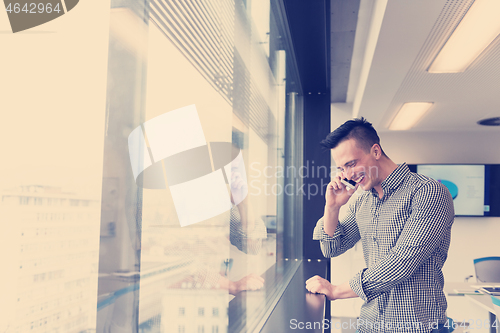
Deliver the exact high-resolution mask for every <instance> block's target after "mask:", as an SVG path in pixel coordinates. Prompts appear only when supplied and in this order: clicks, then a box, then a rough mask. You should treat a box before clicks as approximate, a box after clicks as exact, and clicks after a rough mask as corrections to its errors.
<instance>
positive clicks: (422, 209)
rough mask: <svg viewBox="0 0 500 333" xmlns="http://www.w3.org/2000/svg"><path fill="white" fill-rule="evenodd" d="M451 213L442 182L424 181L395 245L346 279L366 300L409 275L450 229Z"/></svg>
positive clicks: (431, 252)
mask: <svg viewBox="0 0 500 333" xmlns="http://www.w3.org/2000/svg"><path fill="white" fill-rule="evenodd" d="M454 215H455V213H454V209H453V199H452V198H451V195H450V193H449V191H448V190H447V189H446V187H445V186H444V185H442V184H441V183H438V182H429V183H427V184H425V185H423V186H422V188H420V189H419V190H418V191H417V192H416V193H415V196H414V198H413V200H412V204H411V214H410V217H409V219H408V220H407V221H406V224H405V226H404V228H403V231H402V232H401V235H400V237H399V238H398V241H397V242H396V245H395V246H394V247H393V248H392V249H391V250H390V251H389V252H388V254H387V255H386V256H385V257H383V258H382V259H381V260H379V261H378V262H376V263H375V264H374V265H373V266H371V267H369V268H365V269H363V270H361V271H360V272H359V273H357V274H356V275H355V276H354V277H353V278H352V279H351V280H350V281H349V285H350V287H351V288H352V290H353V291H354V292H355V293H356V294H357V295H358V296H359V297H360V298H362V299H363V300H364V301H365V302H369V301H371V300H372V299H374V298H377V297H378V296H380V295H381V294H382V293H384V292H387V291H389V290H391V289H392V288H394V287H395V286H397V285H398V284H400V283H402V282H404V281H406V280H407V279H409V278H410V277H411V276H412V275H413V273H414V272H415V271H416V270H417V269H418V268H419V267H420V266H421V265H422V264H423V263H424V262H425V261H426V260H427V259H428V258H429V257H430V256H431V255H432V254H433V252H434V251H436V249H437V248H439V246H440V244H441V242H443V240H444V239H445V236H446V234H447V233H448V234H449V233H450V230H451V225H452V223H453V219H454Z"/></svg>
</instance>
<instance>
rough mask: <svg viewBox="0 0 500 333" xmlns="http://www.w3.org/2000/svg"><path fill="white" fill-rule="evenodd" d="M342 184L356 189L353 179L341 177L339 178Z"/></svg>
mask: <svg viewBox="0 0 500 333" xmlns="http://www.w3.org/2000/svg"><path fill="white" fill-rule="evenodd" d="M340 181H341V182H342V184H344V185H345V187H347V188H349V189H351V190H355V189H356V182H355V181H354V180H348V179H347V178H344V179H341V180H340Z"/></svg>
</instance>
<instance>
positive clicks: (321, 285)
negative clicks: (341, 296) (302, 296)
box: [306, 275, 335, 301]
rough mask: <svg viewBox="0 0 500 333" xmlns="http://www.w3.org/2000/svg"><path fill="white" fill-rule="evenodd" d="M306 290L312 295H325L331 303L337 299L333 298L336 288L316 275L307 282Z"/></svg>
mask: <svg viewBox="0 0 500 333" xmlns="http://www.w3.org/2000/svg"><path fill="white" fill-rule="evenodd" d="M306 289H307V290H308V291H309V292H311V293H315V294H324V295H326V298H327V299H329V300H330V301H333V300H334V299H335V297H334V296H333V292H334V290H335V286H334V285H333V284H331V283H330V282H328V280H325V279H323V278H322V277H321V276H319V275H315V276H313V277H312V278H310V279H309V280H307V281H306Z"/></svg>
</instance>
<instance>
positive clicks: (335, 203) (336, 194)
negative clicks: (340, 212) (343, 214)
mask: <svg viewBox="0 0 500 333" xmlns="http://www.w3.org/2000/svg"><path fill="white" fill-rule="evenodd" d="M357 187H358V185H356V189H357ZM354 192H356V190H351V189H350V188H347V187H346V186H345V185H344V184H342V182H341V181H340V176H338V175H337V176H335V177H333V179H332V181H331V182H330V183H329V184H328V186H327V188H326V196H325V200H326V203H325V206H326V207H328V208H330V207H331V208H340V207H342V206H343V205H345V204H346V203H347V201H349V198H350V197H351V195H353V193H354Z"/></svg>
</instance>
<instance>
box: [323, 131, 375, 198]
mask: <svg viewBox="0 0 500 333" xmlns="http://www.w3.org/2000/svg"><path fill="white" fill-rule="evenodd" d="M374 147H375V145H374ZM332 157H333V160H334V161H335V164H336V165H337V170H338V172H339V173H340V177H341V178H347V179H352V180H354V181H355V182H357V183H358V184H359V185H360V186H361V188H362V189H363V190H365V191H368V190H371V189H372V188H373V187H374V186H376V185H378V184H379V179H378V163H377V158H376V157H375V153H374V148H373V147H372V149H371V150H370V153H366V152H365V151H364V150H363V149H361V148H360V147H358V145H357V144H356V140H355V139H349V140H345V141H342V142H341V143H340V144H339V145H338V146H337V147H335V148H333V149H332Z"/></svg>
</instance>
